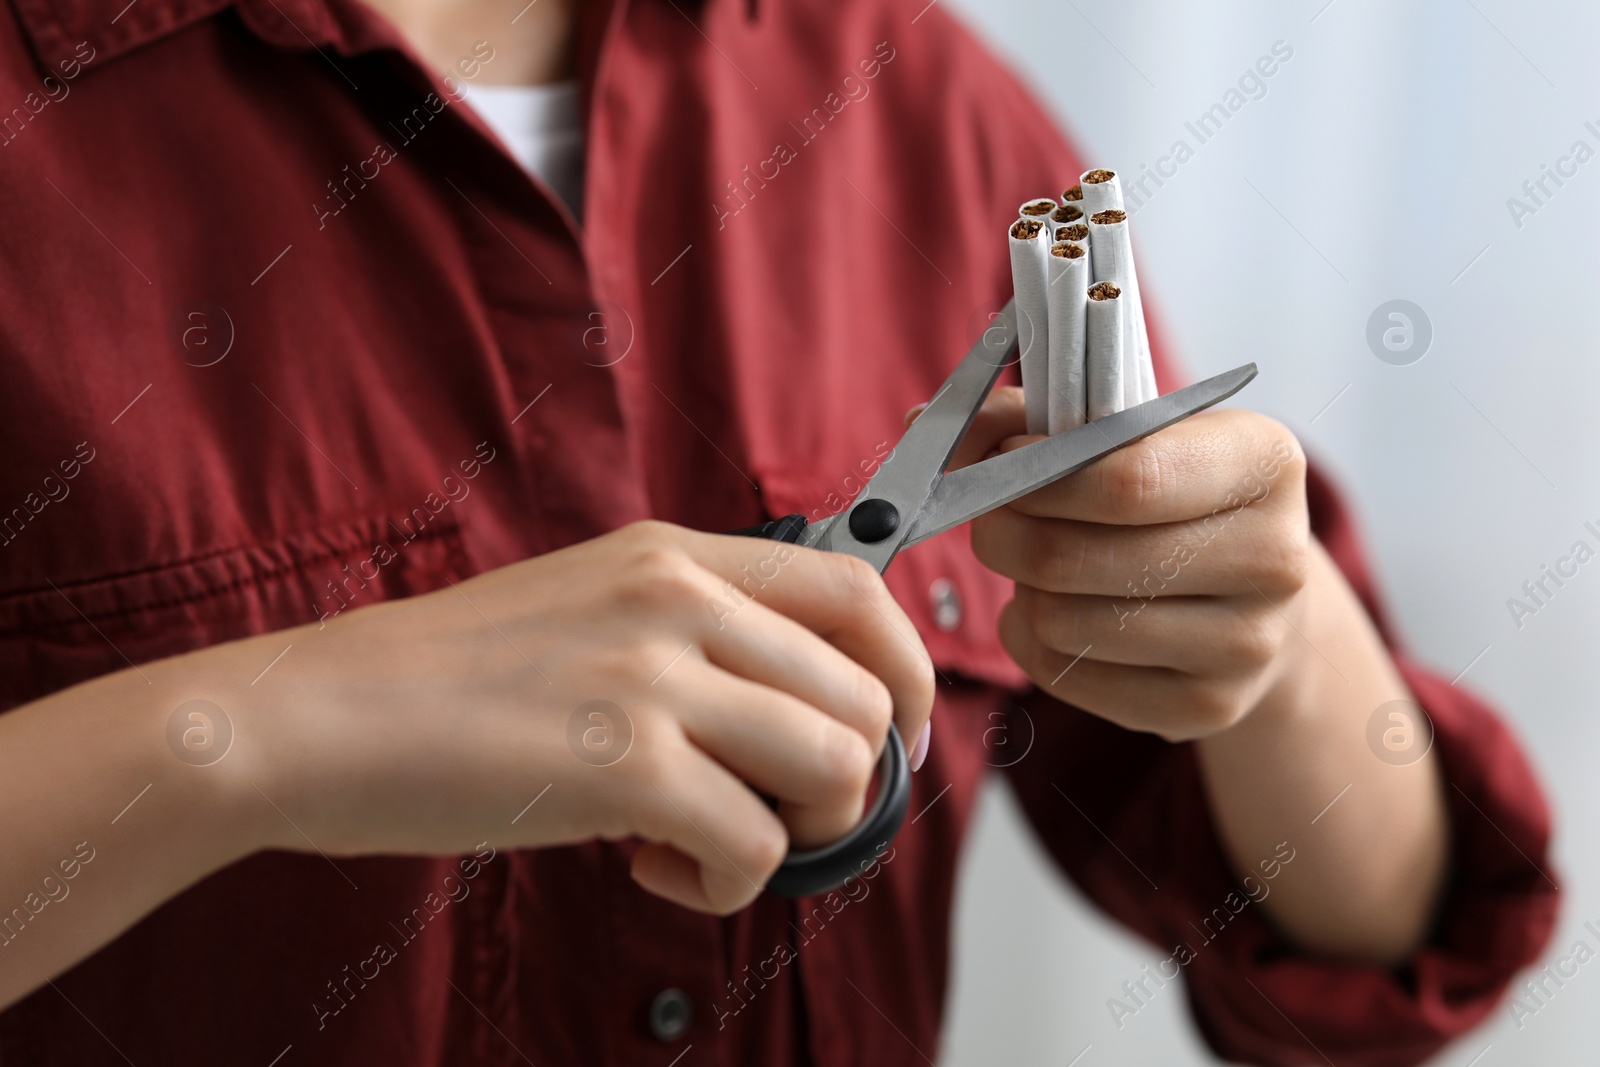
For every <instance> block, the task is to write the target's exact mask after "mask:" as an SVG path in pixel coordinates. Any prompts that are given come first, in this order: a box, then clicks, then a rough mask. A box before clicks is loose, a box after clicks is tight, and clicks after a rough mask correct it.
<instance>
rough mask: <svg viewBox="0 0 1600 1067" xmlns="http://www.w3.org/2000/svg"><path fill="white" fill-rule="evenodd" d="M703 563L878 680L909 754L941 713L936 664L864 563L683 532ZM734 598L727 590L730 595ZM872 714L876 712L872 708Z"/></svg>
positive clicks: (693, 553)
mask: <svg viewBox="0 0 1600 1067" xmlns="http://www.w3.org/2000/svg"><path fill="white" fill-rule="evenodd" d="M682 533H683V537H684V541H683V544H684V545H685V547H686V548H687V549H688V551H689V553H690V554H691V556H693V558H695V559H696V560H697V561H699V563H700V564H701V565H702V566H704V567H705V568H707V569H708V570H710V571H711V572H712V573H713V574H715V575H718V576H719V577H721V578H722V579H723V580H724V581H725V582H727V583H729V584H731V585H733V586H734V593H735V595H736V596H738V597H740V599H739V601H738V602H739V603H744V602H745V601H749V600H753V601H756V602H758V603H760V604H761V605H763V606H765V607H767V608H770V609H771V610H773V611H775V612H778V613H779V614H781V615H784V616H786V617H788V618H790V619H792V620H794V621H795V622H797V623H799V624H800V625H801V626H803V627H805V628H806V629H808V630H810V631H811V632H812V633H814V634H816V635H817V636H819V637H821V638H822V639H823V640H825V641H827V642H828V643H829V644H831V645H833V646H834V647H835V648H837V649H838V650H839V651H841V652H843V653H844V654H845V655H846V656H849V657H850V658H851V659H853V660H855V661H856V662H857V663H859V664H860V665H861V666H862V667H865V668H866V669H867V670H868V671H869V672H871V673H872V674H874V675H876V676H877V677H878V678H879V679H880V680H881V681H882V682H883V684H884V685H885V686H887V687H888V689H889V695H890V697H891V698H892V700H893V703H894V720H895V724H896V726H897V727H898V728H899V730H900V736H901V739H902V740H904V741H905V743H906V746H907V747H908V748H909V747H910V746H911V745H912V744H913V743H915V741H916V738H917V735H918V734H919V733H921V732H922V726H923V724H924V723H926V722H927V721H928V714H929V712H930V711H931V710H932V708H933V661H932V660H931V659H930V658H929V657H928V652H927V649H926V648H924V647H923V644H922V638H921V637H920V636H919V635H918V633H917V630H916V627H915V626H913V625H912V623H911V620H910V619H909V618H907V617H906V614H905V612H904V611H902V610H901V609H900V605H899V604H897V603H895V600H894V597H893V596H891V595H890V593H889V590H888V587H887V586H885V585H884V584H883V577H882V576H881V575H880V574H878V572H877V571H876V570H875V569H873V567H872V565H871V564H869V563H867V562H865V561H864V560H860V559H857V558H856V557H854V556H849V555H845V554H843V553H834V552H820V551H817V550H815V549H810V548H801V547H799V546H797V545H785V544H776V543H773V542H763V541H755V540H753V539H750V538H742V537H723V536H717V535H713V534H699V533H694V532H692V531H683V532H682ZM724 593H726V589H724ZM869 712H870V709H869Z"/></svg>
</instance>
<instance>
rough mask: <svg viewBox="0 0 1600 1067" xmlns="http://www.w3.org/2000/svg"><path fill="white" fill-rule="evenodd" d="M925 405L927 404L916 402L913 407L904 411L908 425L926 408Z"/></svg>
mask: <svg viewBox="0 0 1600 1067" xmlns="http://www.w3.org/2000/svg"><path fill="white" fill-rule="evenodd" d="M927 406H928V405H927V404H918V405H916V406H915V407H913V408H912V409H911V410H910V411H907V412H906V425H907V426H910V425H911V424H912V423H913V422H915V421H916V419H917V416H918V415H921V414H922V412H923V411H924V410H925V409H926V408H927Z"/></svg>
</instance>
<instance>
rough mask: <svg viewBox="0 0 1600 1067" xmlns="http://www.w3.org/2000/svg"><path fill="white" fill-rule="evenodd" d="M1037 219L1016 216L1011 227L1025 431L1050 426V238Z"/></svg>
mask: <svg viewBox="0 0 1600 1067" xmlns="http://www.w3.org/2000/svg"><path fill="white" fill-rule="evenodd" d="M1046 230H1047V226H1046V225H1045V223H1044V222H1043V221H1041V220H1039V219H1030V218H1022V219H1018V220H1017V221H1016V222H1015V223H1013V224H1012V226H1011V288H1012V289H1013V291H1014V292H1015V294H1016V301H1017V352H1018V354H1019V356H1018V358H1019V359H1020V361H1021V363H1022V398H1023V404H1024V407H1025V408H1026V414H1027V422H1028V432H1029V433H1044V432H1046V430H1047V429H1048V427H1049V424H1050V416H1049V403H1050V380H1049V373H1050V364H1049V361H1050V349H1049V345H1050V341H1049V303H1048V300H1047V298H1046V287H1047V285H1048V267H1047V265H1046V262H1045V261H1046V260H1047V259H1049V258H1050V241H1049V237H1048V235H1047V233H1046Z"/></svg>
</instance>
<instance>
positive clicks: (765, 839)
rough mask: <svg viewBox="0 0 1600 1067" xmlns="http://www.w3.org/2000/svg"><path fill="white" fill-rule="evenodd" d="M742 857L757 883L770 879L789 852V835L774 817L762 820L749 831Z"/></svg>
mask: <svg viewBox="0 0 1600 1067" xmlns="http://www.w3.org/2000/svg"><path fill="white" fill-rule="evenodd" d="M743 852H744V857H745V860H746V862H747V863H748V864H749V866H750V867H751V868H753V870H752V872H751V877H752V878H753V879H754V881H756V882H757V883H763V882H765V881H766V880H767V879H768V878H771V877H772V875H773V872H775V871H776V870H777V869H778V867H779V865H780V864H782V863H783V857H784V856H786V855H788V852H789V835H788V834H787V833H786V832H785V831H784V829H783V824H782V823H781V822H779V821H778V819H777V818H776V817H774V818H771V819H763V820H761V822H759V823H758V824H757V825H756V826H754V827H753V828H752V829H751V831H750V836H749V838H748V839H747V840H746V841H745V843H744V848H743Z"/></svg>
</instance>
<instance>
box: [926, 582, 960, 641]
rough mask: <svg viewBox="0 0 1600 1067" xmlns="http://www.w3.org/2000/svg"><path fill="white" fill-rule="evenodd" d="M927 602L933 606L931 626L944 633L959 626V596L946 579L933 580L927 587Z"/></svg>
mask: <svg viewBox="0 0 1600 1067" xmlns="http://www.w3.org/2000/svg"><path fill="white" fill-rule="evenodd" d="M928 601H929V603H930V604H932V605H933V624H934V625H935V626H937V627H938V628H939V629H941V630H943V631H944V632H945V633H949V632H950V631H952V630H954V629H955V628H956V627H957V626H960V625H961V594H960V593H958V592H956V583H954V582H952V581H951V580H950V579H948V578H935V579H934V580H933V584H932V585H930V586H928Z"/></svg>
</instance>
